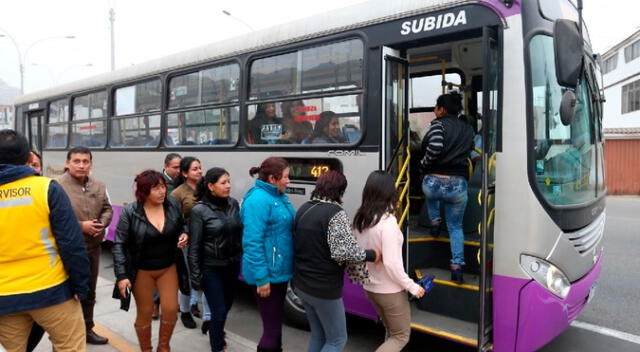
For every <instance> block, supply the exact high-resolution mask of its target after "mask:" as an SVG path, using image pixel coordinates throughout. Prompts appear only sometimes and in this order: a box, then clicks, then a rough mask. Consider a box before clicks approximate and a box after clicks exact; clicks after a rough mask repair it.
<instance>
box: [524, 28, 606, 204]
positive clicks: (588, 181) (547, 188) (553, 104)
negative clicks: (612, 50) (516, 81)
mask: <svg viewBox="0 0 640 352" xmlns="http://www.w3.org/2000/svg"><path fill="white" fill-rule="evenodd" d="M529 45H530V47H529V52H530V53H532V55H531V84H532V89H531V92H532V108H533V111H532V116H533V138H534V141H533V143H532V144H531V145H532V147H533V148H534V150H533V155H534V163H533V167H534V168H535V170H533V172H535V177H536V185H537V187H538V189H539V190H540V192H541V193H542V195H543V196H544V197H545V198H546V200H547V201H548V202H549V203H550V204H552V205H574V204H581V203H585V202H588V201H589V200H592V199H594V198H595V197H596V195H597V193H596V188H597V184H598V182H602V180H600V181H598V177H597V171H598V170H597V163H596V157H597V152H596V143H597V142H596V139H595V133H594V128H595V125H594V119H593V118H592V116H593V111H592V108H593V107H592V103H591V101H590V96H591V95H590V94H589V87H588V85H587V82H586V79H585V77H584V76H583V77H582V78H581V79H580V86H579V88H578V90H577V92H576V93H577V105H576V113H575V117H574V118H573V120H572V122H571V124H570V125H568V126H565V125H564V124H563V123H562V121H561V120H560V112H559V109H560V101H561V98H562V94H563V93H564V91H565V90H566V89H567V88H564V87H561V86H560V85H559V84H558V82H557V80H556V70H555V56H554V49H553V38H552V37H549V36H546V35H537V36H535V37H534V38H533V39H532V40H531V42H530V44H529ZM534 53H535V54H534Z"/></svg>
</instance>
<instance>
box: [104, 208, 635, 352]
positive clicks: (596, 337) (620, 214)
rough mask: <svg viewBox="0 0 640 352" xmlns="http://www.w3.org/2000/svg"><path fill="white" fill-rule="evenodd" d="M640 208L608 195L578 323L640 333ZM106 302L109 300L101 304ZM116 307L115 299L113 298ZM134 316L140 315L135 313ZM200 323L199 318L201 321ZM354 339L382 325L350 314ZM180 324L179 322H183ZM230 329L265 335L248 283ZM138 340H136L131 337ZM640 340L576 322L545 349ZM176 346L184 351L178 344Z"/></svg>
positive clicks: (365, 339)
mask: <svg viewBox="0 0 640 352" xmlns="http://www.w3.org/2000/svg"><path fill="white" fill-rule="evenodd" d="M639 207H640V198H638V197H609V198H608V199H607V224H606V228H605V239H604V241H605V245H604V248H605V257H604V260H605V262H604V266H603V269H602V275H601V277H600V280H599V284H598V289H597V292H596V296H595V298H594V299H593V300H592V301H591V302H590V304H589V305H588V306H587V308H586V309H585V310H584V311H583V312H582V314H580V316H578V319H577V321H578V322H580V323H588V324H591V325H593V326H597V327H604V328H608V329H612V330H615V331H620V332H623V333H628V334H632V338H633V336H636V338H637V336H638V335H640V324H638V321H637V317H638V316H640V306H639V305H638V304H637V302H638V300H639V299H640V293H638V291H637V284H636V282H635V281H634V280H633V278H634V277H636V276H637V275H636V274H635V273H634V271H633V270H634V269H635V268H637V267H638V266H640V257H639V256H637V254H636V253H638V250H640V236H638V235H640V219H638V218H636V217H635V213H637V209H638V208H639ZM101 263H102V269H101V272H100V276H101V277H103V278H104V279H107V280H111V281H113V280H114V276H113V264H112V258H111V254H110V252H109V251H108V250H105V251H104V252H103V255H102V262H101ZM98 303H99V304H100V303H103V304H104V303H105V302H98ZM108 304H110V305H116V302H115V301H113V302H108ZM127 314H130V315H133V314H135V313H134V311H133V310H132V311H130V312H129V313H127ZM197 322H198V324H201V322H200V320H197ZM347 322H348V331H349V341H348V343H347V346H346V348H345V351H349V352H364V351H373V350H375V348H376V347H377V346H378V345H379V344H380V343H381V341H382V339H383V336H384V329H383V327H382V326H381V324H378V323H376V322H373V321H369V320H366V319H362V318H358V317H354V316H350V317H349V318H348V321H347ZM178 324H179V325H180V322H178ZM227 330H228V331H230V332H233V333H234V334H237V335H239V336H241V337H243V338H245V339H248V340H251V341H253V342H254V343H255V342H257V341H258V340H259V339H260V334H261V323H260V317H259V315H258V312H257V310H256V305H255V302H254V298H253V295H252V292H250V290H249V288H248V287H247V286H244V285H243V286H241V289H240V291H239V293H238V296H237V299H236V301H235V303H234V306H233V309H232V311H231V313H230V314H229V319H228V322H227ZM179 333H180V334H189V335H190V339H192V340H193V343H194V344H195V345H197V346H202V349H206V348H207V343H208V340H207V338H206V337H205V336H204V335H202V334H201V333H200V329H199V328H198V329H194V330H184V329H183V330H181V331H179ZM308 336H309V333H308V331H305V330H300V329H297V328H293V327H290V326H288V325H285V328H284V336H283V340H284V349H285V351H304V350H305V349H306V344H307V340H308ZM130 342H131V343H132V344H135V341H130ZM638 342H639V341H635V342H633V341H628V340H623V339H620V338H617V337H613V336H609V335H603V334H601V333H598V332H594V331H591V330H586V329H584V328H581V327H575V326H572V327H570V328H568V329H567V330H566V331H565V332H564V333H563V334H561V335H560V336H558V338H556V339H555V340H554V341H552V342H551V343H550V344H548V345H547V346H545V347H544V348H543V349H542V350H541V351H544V352H555V351H563V352H564V351H567V352H572V351H576V352H577V351H580V352H591V351H593V352H596V351H597V352H602V351H616V352H632V351H633V352H637V351H639V350H640V344H638ZM175 347H177V348H176V350H179V349H178V348H179V346H175ZM404 351H416V352H417V351H453V352H457V351H473V349H472V348H468V347H465V346H461V345H458V344H455V343H451V342H448V341H445V340H442V339H439V338H435V337H432V336H428V335H424V334H420V333H416V332H413V333H412V336H411V341H410V343H409V345H408V346H407V347H406V348H405V349H404Z"/></svg>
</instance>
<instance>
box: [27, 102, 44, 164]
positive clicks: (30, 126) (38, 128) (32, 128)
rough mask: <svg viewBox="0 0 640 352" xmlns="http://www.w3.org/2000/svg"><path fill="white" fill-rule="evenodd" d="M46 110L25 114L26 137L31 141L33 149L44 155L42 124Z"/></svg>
mask: <svg viewBox="0 0 640 352" xmlns="http://www.w3.org/2000/svg"><path fill="white" fill-rule="evenodd" d="M43 119H44V110H38V111H30V112H28V113H26V114H25V123H24V126H25V135H26V136H27V138H28V139H29V144H30V145H31V149H32V150H35V151H37V152H38V153H39V154H40V155H42V123H43V122H44V121H43Z"/></svg>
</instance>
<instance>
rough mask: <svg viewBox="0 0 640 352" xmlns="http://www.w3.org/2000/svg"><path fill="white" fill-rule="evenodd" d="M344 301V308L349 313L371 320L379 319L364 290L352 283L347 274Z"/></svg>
mask: <svg viewBox="0 0 640 352" xmlns="http://www.w3.org/2000/svg"><path fill="white" fill-rule="evenodd" d="M342 300H343V301H344V308H345V310H346V311H347V312H348V313H350V314H354V315H358V316H361V317H363V318H367V319H371V320H376V319H378V313H376V310H375V308H373V305H372V304H371V302H369V299H367V295H366V294H365V293H364V288H362V286H360V285H356V284H353V283H351V281H349V276H348V275H346V274H345V275H344V289H343V290H342Z"/></svg>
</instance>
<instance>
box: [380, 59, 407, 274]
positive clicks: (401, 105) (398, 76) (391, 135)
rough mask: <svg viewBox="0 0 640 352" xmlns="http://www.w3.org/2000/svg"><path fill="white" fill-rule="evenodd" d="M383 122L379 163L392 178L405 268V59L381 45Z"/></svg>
mask: <svg viewBox="0 0 640 352" xmlns="http://www.w3.org/2000/svg"><path fill="white" fill-rule="evenodd" d="M382 58H383V66H382V67H383V75H382V77H383V105H382V109H383V113H382V118H383V123H382V126H383V127H382V151H381V153H380V155H381V160H380V161H381V165H382V167H383V169H384V170H385V171H387V172H389V173H390V174H391V175H393V177H395V178H396V188H398V194H399V197H398V198H399V202H398V206H397V207H396V214H395V215H396V218H397V219H398V225H399V226H400V228H401V229H403V233H404V234H405V241H404V248H403V256H404V263H405V270H408V269H409V256H408V245H407V243H408V242H407V240H408V238H407V233H408V232H407V231H406V229H407V222H408V221H407V217H408V214H409V161H410V155H409V151H408V146H409V107H408V100H409V89H408V88H409V86H408V83H409V62H408V61H407V60H406V59H404V58H402V57H401V55H400V52H399V51H398V50H394V49H392V48H389V47H383V49H382Z"/></svg>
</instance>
